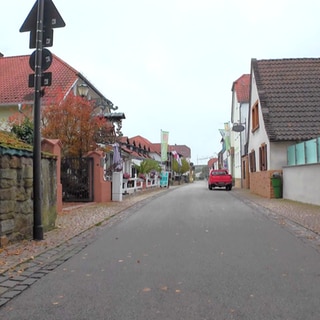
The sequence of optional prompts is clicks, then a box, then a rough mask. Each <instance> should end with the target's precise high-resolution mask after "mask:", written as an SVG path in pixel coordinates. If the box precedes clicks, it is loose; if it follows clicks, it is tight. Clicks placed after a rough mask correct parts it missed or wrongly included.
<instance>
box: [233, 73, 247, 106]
mask: <svg viewBox="0 0 320 320" xmlns="http://www.w3.org/2000/svg"><path fill="white" fill-rule="evenodd" d="M232 91H235V92H236V94H237V100H238V102H240V103H241V102H242V103H244V102H249V95H250V74H243V75H242V76H241V77H240V78H239V79H238V80H236V81H234V82H233V86H232Z"/></svg>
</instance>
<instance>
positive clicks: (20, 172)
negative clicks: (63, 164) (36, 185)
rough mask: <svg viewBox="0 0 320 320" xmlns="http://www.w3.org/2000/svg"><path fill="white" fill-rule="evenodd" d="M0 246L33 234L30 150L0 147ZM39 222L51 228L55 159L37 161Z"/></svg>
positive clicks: (53, 216) (53, 218) (47, 228)
mask: <svg viewBox="0 0 320 320" xmlns="http://www.w3.org/2000/svg"><path fill="white" fill-rule="evenodd" d="M0 151H1V152H0V247H3V246H5V245H7V244H8V243H9V242H10V243H13V242H16V241H20V240H23V239H32V237H33V198H32V193H33V161H32V153H30V152H19V150H17V152H13V151H12V150H10V152H8V153H7V152H6V151H3V150H0ZM41 170H42V186H43V195H42V224H43V229H44V231H48V230H50V229H52V228H54V227H55V220H56V216H57V212H56V185H57V182H56V159H55V158H54V157H50V156H47V157H46V158H43V159H42V160H41Z"/></svg>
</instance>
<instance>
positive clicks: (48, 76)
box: [28, 72, 52, 88]
mask: <svg viewBox="0 0 320 320" xmlns="http://www.w3.org/2000/svg"><path fill="white" fill-rule="evenodd" d="M34 77H35V74H34V73H31V74H29V81H28V87H29V88H34ZM51 83H52V72H44V73H43V74H42V75H41V86H42V87H49V86H51Z"/></svg>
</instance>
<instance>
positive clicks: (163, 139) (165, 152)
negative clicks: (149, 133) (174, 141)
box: [161, 130, 169, 162]
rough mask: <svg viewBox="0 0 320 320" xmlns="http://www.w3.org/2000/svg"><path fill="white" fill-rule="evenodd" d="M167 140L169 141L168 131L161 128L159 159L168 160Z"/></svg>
mask: <svg viewBox="0 0 320 320" xmlns="http://www.w3.org/2000/svg"><path fill="white" fill-rule="evenodd" d="M168 141H169V132H168V131H162V130H161V161H162V162H164V161H167V160H168Z"/></svg>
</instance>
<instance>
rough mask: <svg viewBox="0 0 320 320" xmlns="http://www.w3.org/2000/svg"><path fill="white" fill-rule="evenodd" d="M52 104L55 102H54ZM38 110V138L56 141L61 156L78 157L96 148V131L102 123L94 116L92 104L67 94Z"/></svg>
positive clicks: (101, 119)
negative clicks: (60, 146) (40, 133)
mask: <svg viewBox="0 0 320 320" xmlns="http://www.w3.org/2000/svg"><path fill="white" fill-rule="evenodd" d="M55 101H56V102H55ZM55 101H53V102H52V103H51V104H49V105H48V106H45V107H43V109H42V119H43V120H42V122H43V123H42V136H43V137H45V138H49V139H59V140H60V141H61V144H62V155H63V156H82V155H85V154H86V153H87V152H88V151H92V150H95V149H96V148H97V145H96V141H95V135H96V132H97V131H98V130H99V129H100V128H101V127H104V126H106V120H105V119H104V118H103V117H98V116H96V115H95V114H94V106H93V104H92V103H91V102H90V101H88V100H86V99H83V98H82V97H79V96H75V95H73V94H72V93H70V94H69V95H68V96H67V97H65V98H64V99H63V97H62V96H61V94H60V95H59V94H58V95H57V96H56V100H55Z"/></svg>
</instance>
